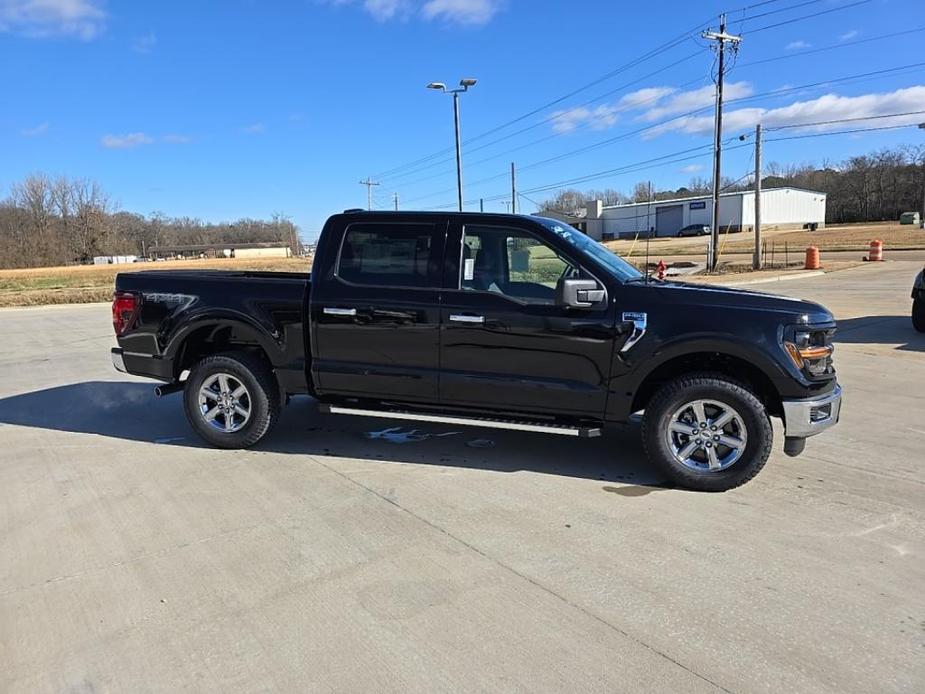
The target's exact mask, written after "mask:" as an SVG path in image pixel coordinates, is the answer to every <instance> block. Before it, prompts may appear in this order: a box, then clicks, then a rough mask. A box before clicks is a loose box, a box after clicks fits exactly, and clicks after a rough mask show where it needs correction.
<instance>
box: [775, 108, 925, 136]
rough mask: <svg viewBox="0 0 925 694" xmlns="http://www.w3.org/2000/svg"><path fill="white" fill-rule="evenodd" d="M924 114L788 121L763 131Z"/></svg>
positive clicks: (904, 113) (916, 112)
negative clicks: (786, 123)
mask: <svg viewBox="0 0 925 694" xmlns="http://www.w3.org/2000/svg"><path fill="white" fill-rule="evenodd" d="M922 114H925V110H923V111H905V112H903V113H881V114H878V115H876V116H857V117H855V118H836V119H834V120H820V121H816V122H814V123H790V124H788V125H774V126H770V127H767V128H765V132H770V131H771V130H786V129H788V128H812V127H815V126H818V125H834V124H836V123H851V122H854V121H861V120H875V119H879V118H902V117H903V116H918V115H922ZM905 125H917V124H916V123H909V124H903V127H904V126H905Z"/></svg>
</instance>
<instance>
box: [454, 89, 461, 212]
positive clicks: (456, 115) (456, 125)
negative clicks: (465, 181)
mask: <svg viewBox="0 0 925 694" xmlns="http://www.w3.org/2000/svg"><path fill="white" fill-rule="evenodd" d="M453 127H454V128H455V129H456V198H457V199H458V200H459V211H460V212H462V211H463V194H462V142H461V141H460V136H459V90H458V89H454V90H453Z"/></svg>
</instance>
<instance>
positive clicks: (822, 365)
mask: <svg viewBox="0 0 925 694" xmlns="http://www.w3.org/2000/svg"><path fill="white" fill-rule="evenodd" d="M834 332H835V331H834V330H833V329H822V330H807V329H805V328H803V329H796V330H795V331H794V332H792V333H791V335H790V336H789V337H790V339H788V340H785V341H784V350H785V351H786V352H787V354H788V355H789V356H790V359H791V360H792V361H793V363H794V365H795V366H796V367H797V368H798V369H800V370H801V371H805V372H806V373H808V374H809V375H810V376H814V377H819V376H825V375H826V374H829V373H831V372H832V352H834V351H835V348H834V347H833V346H832V344H831V342H830V339H831V336H832V334H833V333H834Z"/></svg>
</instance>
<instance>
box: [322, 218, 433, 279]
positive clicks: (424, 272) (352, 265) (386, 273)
mask: <svg viewBox="0 0 925 694" xmlns="http://www.w3.org/2000/svg"><path fill="white" fill-rule="evenodd" d="M442 253H443V245H442V238H440V237H439V235H438V234H437V232H436V229H435V227H434V225H433V224H393V223H364V224H352V225H350V227H349V228H348V229H347V232H346V234H345V235H344V243H343V245H342V246H341V250H340V257H339V258H338V261H337V276H338V277H340V278H341V279H343V280H345V281H347V282H351V283H353V284H363V285H370V286H376V287H437V286H438V285H439V279H438V278H439V267H440V259H441V257H442Z"/></svg>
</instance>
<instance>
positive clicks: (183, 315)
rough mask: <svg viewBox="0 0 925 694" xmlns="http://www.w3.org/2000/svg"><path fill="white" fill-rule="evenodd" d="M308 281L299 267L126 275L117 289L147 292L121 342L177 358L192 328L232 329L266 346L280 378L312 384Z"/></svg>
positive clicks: (241, 337) (118, 281) (125, 346)
mask: <svg viewBox="0 0 925 694" xmlns="http://www.w3.org/2000/svg"><path fill="white" fill-rule="evenodd" d="M309 287H310V275H308V274H304V275H303V274H296V273H239V272H211V273H192V272H186V271H174V272H171V271H165V272H159V271H146V272H134V273H124V274H120V275H118V276H117V277H116V289H117V290H119V291H132V292H136V293H138V294H140V295H141V297H142V303H141V311H140V315H139V318H138V321H137V322H136V324H135V326H134V328H133V329H132V330H131V331H129V332H128V333H127V334H126V335H124V336H122V337H121V338H119V345H120V346H121V347H122V348H123V350H125V352H126V353H128V354H131V353H138V354H146V355H151V356H154V357H157V358H159V359H163V360H168V361H173V360H175V359H176V358H177V357H178V356H179V354H180V351H181V350H182V348H183V344H184V342H185V341H186V339H187V338H188V337H189V336H190V335H191V334H192V333H193V332H195V331H199V330H219V329H222V328H229V329H231V330H232V331H233V334H234V337H235V340H236V341H242V342H246V343H251V344H256V345H259V346H260V347H261V348H262V349H263V350H264V351H265V352H266V354H267V357H268V359H269V360H270V363H271V364H272V365H273V367H274V370H276V371H277V375H278V377H279V378H280V380H281V381H283V380H285V381H286V382H287V383H294V384H301V386H302V387H301V390H302V391H305V390H306V384H305V369H306V361H305V355H306V348H307V345H306V340H305V338H306V333H305V325H304V313H303V309H304V305H305V301H306V297H307V295H308V291H309ZM287 390H289V389H288V388H287ZM290 392H292V391H290Z"/></svg>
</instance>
